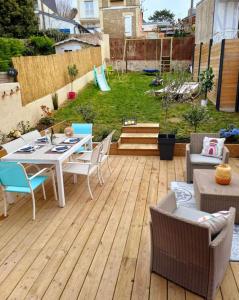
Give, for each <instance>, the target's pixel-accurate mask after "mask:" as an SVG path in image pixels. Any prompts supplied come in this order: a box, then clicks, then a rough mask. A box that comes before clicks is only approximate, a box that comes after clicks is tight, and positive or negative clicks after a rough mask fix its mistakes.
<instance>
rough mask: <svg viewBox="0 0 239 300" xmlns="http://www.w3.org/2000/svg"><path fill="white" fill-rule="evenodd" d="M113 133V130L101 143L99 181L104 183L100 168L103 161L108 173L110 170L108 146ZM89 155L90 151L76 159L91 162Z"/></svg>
mask: <svg viewBox="0 0 239 300" xmlns="http://www.w3.org/2000/svg"><path fill="white" fill-rule="evenodd" d="M114 133H115V130H114V131H112V132H111V133H110V134H109V135H108V136H107V137H106V138H105V139H104V140H103V141H102V150H101V153H100V177H101V181H102V182H103V183H104V178H103V175H102V171H101V167H102V165H103V163H104V162H105V161H107V166H108V168H109V171H110V173H111V172H112V171H111V168H110V162H109V157H110V145H111V142H112V137H113V135H114ZM91 155H92V151H88V152H85V153H84V154H82V155H80V156H79V157H77V160H80V161H90V160H91Z"/></svg>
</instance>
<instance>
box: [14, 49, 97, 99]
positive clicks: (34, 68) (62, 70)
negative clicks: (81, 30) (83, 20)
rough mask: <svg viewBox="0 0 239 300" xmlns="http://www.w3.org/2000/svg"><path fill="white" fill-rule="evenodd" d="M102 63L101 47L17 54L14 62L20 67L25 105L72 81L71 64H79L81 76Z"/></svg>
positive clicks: (19, 73) (17, 67) (19, 80)
mask: <svg viewBox="0 0 239 300" xmlns="http://www.w3.org/2000/svg"><path fill="white" fill-rule="evenodd" d="M101 63H102V59H101V48H100V47H90V48H86V49H82V50H81V51H76V52H66V53H63V54H54V55H47V56H21V57H14V58H13V65H14V68H16V69H17V70H18V82H19V83H20V86H21V95H22V104H23V105H27V104H29V103H31V102H33V101H35V100H37V99H39V98H42V97H44V96H46V95H49V94H51V93H54V92H55V91H56V90H58V89H60V88H62V87H64V86H65V85H67V84H68V83H70V78H69V76H68V69H67V67H68V66H69V65H73V64H75V65H76V66H77V68H78V70H79V74H78V76H77V78H80V77H82V76H83V75H85V74H87V73H88V72H90V71H91V70H93V67H94V66H99V65H101Z"/></svg>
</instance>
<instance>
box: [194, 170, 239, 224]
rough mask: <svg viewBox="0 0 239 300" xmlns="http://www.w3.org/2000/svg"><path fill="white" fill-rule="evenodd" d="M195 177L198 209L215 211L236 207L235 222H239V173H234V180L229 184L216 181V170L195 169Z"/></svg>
mask: <svg viewBox="0 0 239 300" xmlns="http://www.w3.org/2000/svg"><path fill="white" fill-rule="evenodd" d="M193 177H194V180H193V185H194V192H195V200H196V205H197V207H198V209H200V210H202V211H206V212H209V213H214V212H217V211H220V210H229V208H230V207H235V208H236V218H235V223H236V224H239V175H238V174H236V173H232V182H231V184H230V185H227V186H223V185H219V184H217V183H216V182H215V171H214V170H194V173H193Z"/></svg>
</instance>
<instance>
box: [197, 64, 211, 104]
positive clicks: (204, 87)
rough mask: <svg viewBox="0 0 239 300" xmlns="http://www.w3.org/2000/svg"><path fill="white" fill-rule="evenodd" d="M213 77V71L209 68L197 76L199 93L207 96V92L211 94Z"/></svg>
mask: <svg viewBox="0 0 239 300" xmlns="http://www.w3.org/2000/svg"><path fill="white" fill-rule="evenodd" d="M214 77H215V75H214V74H213V69H212V67H210V68H209V69H207V70H205V71H203V72H202V73H200V75H199V82H200V85H201V93H202V94H204V95H205V98H206V96H207V92H211V91H212V89H213V85H214Z"/></svg>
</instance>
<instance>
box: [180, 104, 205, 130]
mask: <svg viewBox="0 0 239 300" xmlns="http://www.w3.org/2000/svg"><path fill="white" fill-rule="evenodd" d="M183 118H184V120H185V121H186V122H187V123H188V124H189V125H190V126H192V127H193V128H194V132H197V129H198V127H199V125H200V124H201V123H203V122H205V121H207V120H208V119H209V115H208V112H207V109H206V108H205V107H203V106H200V105H198V104H193V105H192V107H191V108H190V110H188V111H187V112H186V113H184V114H183Z"/></svg>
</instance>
